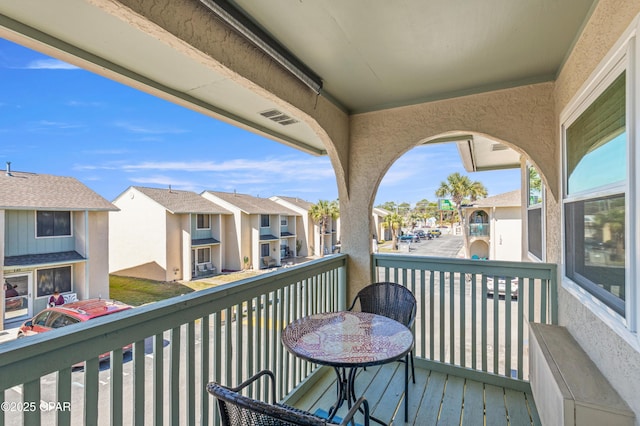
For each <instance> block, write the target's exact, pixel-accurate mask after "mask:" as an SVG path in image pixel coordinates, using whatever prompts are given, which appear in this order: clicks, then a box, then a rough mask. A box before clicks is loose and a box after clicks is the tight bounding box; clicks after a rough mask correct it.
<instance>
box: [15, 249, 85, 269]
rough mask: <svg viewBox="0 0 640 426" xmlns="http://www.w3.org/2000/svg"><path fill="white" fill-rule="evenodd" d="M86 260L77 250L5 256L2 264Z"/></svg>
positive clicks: (44, 263) (23, 264) (20, 264)
mask: <svg viewBox="0 0 640 426" xmlns="http://www.w3.org/2000/svg"><path fill="white" fill-rule="evenodd" d="M83 260H86V259H85V258H84V257H82V255H81V254H80V253H78V252H77V251H65V252H57V253H45V254H23V255H19V256H7V257H5V258H4V266H35V265H54V264H58V263H71V262H81V261H83Z"/></svg>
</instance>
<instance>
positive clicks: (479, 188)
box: [436, 172, 487, 258]
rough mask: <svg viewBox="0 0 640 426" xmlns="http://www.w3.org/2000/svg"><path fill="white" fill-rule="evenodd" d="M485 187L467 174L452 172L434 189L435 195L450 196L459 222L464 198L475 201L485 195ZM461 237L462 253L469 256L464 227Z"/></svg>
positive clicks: (467, 238)
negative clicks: (462, 242)
mask: <svg viewBox="0 0 640 426" xmlns="http://www.w3.org/2000/svg"><path fill="white" fill-rule="evenodd" d="M486 195H487V189H486V188H485V186H484V185H483V184H481V183H480V182H477V181H474V182H472V181H471V179H469V177H468V176H462V175H461V174H460V173H457V172H456V173H452V174H450V175H449V176H448V177H447V180H446V182H441V183H440V187H439V188H438V189H437V190H436V197H440V198H444V197H450V198H451V201H453V203H454V204H455V205H456V210H457V212H458V216H459V217H460V224H461V225H462V224H463V223H462V222H463V221H464V219H463V216H462V203H463V200H464V199H465V198H469V199H471V201H475V200H477V199H478V198H481V197H485V196H486ZM462 237H463V239H464V254H465V257H466V258H468V257H469V236H468V234H467V230H466V229H465V227H463V229H462Z"/></svg>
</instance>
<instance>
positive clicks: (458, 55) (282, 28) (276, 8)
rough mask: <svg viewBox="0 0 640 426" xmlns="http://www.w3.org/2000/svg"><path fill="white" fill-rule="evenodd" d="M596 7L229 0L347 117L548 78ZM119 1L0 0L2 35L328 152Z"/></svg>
mask: <svg viewBox="0 0 640 426" xmlns="http://www.w3.org/2000/svg"><path fill="white" fill-rule="evenodd" d="M185 1H187V2H194V3H198V2H197V0H185ZM595 1H597V0H595ZM593 3H594V0H562V1H560V0H521V1H514V0H451V1H438V0H398V1H383V0H374V1H371V0H349V1H335V0H314V1H310V0H297V1H294V0H269V1H255V0H236V1H235V2H231V4H232V5H234V6H235V7H237V8H238V9H239V10H241V13H243V14H244V15H245V16H246V17H248V18H249V19H250V20H251V21H253V22H254V23H255V24H257V26H259V27H260V28H262V29H263V30H264V31H265V32H266V33H268V34H269V35H271V36H272V37H273V39H275V40H276V41H277V42H278V43H279V44H281V45H282V46H284V48H285V49H286V50H288V51H289V52H290V53H291V54H292V56H294V57H295V58H297V59H298V60H300V61H301V62H302V63H304V65H306V66H307V67H308V68H310V69H311V70H312V71H313V72H314V73H315V74H317V75H318V76H319V77H320V78H321V79H322V84H323V89H322V91H321V96H324V97H326V98H328V99H331V100H332V102H334V103H335V104H336V105H338V106H340V108H342V109H343V110H344V111H346V112H348V113H351V114H353V113H359V112H366V111H375V110H380V109H386V108H389V107H394V106H401V105H409V104H414V103H418V102H424V101H429V100H435V99H444V98H449V97H456V96H461V95H464V94H471V93H479V92H483V91H488V90H494V89H499V88H507V87H513V86H518V85H522V84H527V83H535V82H541V81H550V80H553V79H554V78H555V76H556V74H557V72H558V70H559V68H560V66H561V64H562V63H563V61H564V60H565V57H566V55H567V52H569V50H570V48H571V46H572V43H573V42H574V40H575V39H576V38H577V36H578V35H579V32H580V29H581V27H582V25H583V24H584V22H585V21H586V19H587V18H588V16H589V13H590V11H591V8H592V6H593ZM105 4H107V6H109V5H110V6H109V7H105ZM118 7H120V6H119V3H118V2H117V1H115V0H56V1H51V0H29V1H25V0H2V1H1V2H0V36H1V37H4V38H7V39H10V40H13V41H16V42H18V43H20V44H23V45H25V46H28V47H31V48H34V49H37V50H40V51H42V52H44V53H46V54H48V55H51V56H54V57H58V58H60V59H63V60H66V61H68V62H72V63H76V64H78V65H80V66H83V67H86V68H89V69H91V70H92V71H95V72H98V73H101V74H103V75H107V76H110V77H111V78H114V76H117V79H118V80H119V81H121V82H124V83H126V84H129V85H132V86H135V87H138V88H142V89H143V90H146V91H149V92H151V93H154V94H156V95H159V96H164V97H167V98H168V99H171V100H173V101H174V102H176V101H177V102H179V103H182V104H184V105H186V106H189V107H191V108H194V109H196V110H198V111H202V112H204V113H207V114H209V115H212V116H214V117H216V118H220V119H223V120H226V121H228V122H231V123H234V124H236V125H239V126H241V127H244V128H247V129H250V130H252V131H256V132H258V133H260V134H263V135H265V136H268V137H271V138H272V139H275V140H277V141H279V142H283V143H286V144H289V145H292V146H295V147H298V148H300V149H302V150H305V151H307V152H310V153H314V154H323V153H324V152H325V151H324V147H323V145H322V143H321V141H320V140H319V137H318V136H317V134H316V132H314V131H313V130H312V129H311V128H310V127H309V126H307V125H306V124H304V123H296V124H295V125H289V126H283V125H282V124H281V123H278V122H276V121H272V120H269V119H268V118H266V117H264V116H261V115H260V113H261V112H264V111H267V110H270V109H273V108H276V107H279V108H280V109H282V106H281V105H276V104H275V103H274V102H273V99H269V98H268V97H266V96H263V95H259V94H258V93H257V92H256V91H252V90H249V89H247V87H246V86H241V85H239V84H237V82H236V81H234V80H233V79H231V78H229V76H228V75H227V74H225V72H224V70H222V69H221V70H220V71H219V72H217V71H216V70H212V69H211V67H210V66H206V65H205V61H203V60H202V58H198V57H195V56H194V55H189V54H186V53H185V51H184V50H181V49H179V48H177V47H176V46H178V43H168V42H167V41H166V40H162V41H161V40H160V39H159V37H156V36H154V34H153V32H152V31H149V30H148V29H149V28H151V27H152V25H149V26H148V27H147V26H145V25H131V23H130V22H127V20H126V19H122V18H121V17H119V18H118V17H115V16H113V9H117V8H118ZM165 9H166V13H170V12H171V11H170V10H169V9H168V8H166V7H165ZM201 10H202V12H203V13H209V11H208V10H207V9H206V8H204V7H202V8H201ZM283 112H284V113H285V114H287V113H290V112H289V111H286V110H285V111H283ZM293 118H295V117H293Z"/></svg>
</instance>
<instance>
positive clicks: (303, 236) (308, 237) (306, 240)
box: [270, 195, 320, 256]
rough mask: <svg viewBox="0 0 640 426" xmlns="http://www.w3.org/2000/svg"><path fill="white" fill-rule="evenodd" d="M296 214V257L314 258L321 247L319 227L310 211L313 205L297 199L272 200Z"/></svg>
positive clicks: (274, 198)
mask: <svg viewBox="0 0 640 426" xmlns="http://www.w3.org/2000/svg"><path fill="white" fill-rule="evenodd" d="M270 199H271V200H273V201H275V202H276V203H278V204H281V205H283V206H285V207H287V208H289V209H291V210H293V211H295V212H296V213H298V214H299V216H296V227H295V229H296V231H297V233H296V255H297V256H313V255H314V250H315V248H316V247H319V245H318V244H319V234H320V229H319V227H318V226H317V225H316V224H315V223H314V222H313V219H312V218H311V216H310V215H309V210H310V209H311V206H313V203H311V202H309V201H305V200H303V199H302V198H297V197H285V196H281V195H279V196H274V197H271V198H270Z"/></svg>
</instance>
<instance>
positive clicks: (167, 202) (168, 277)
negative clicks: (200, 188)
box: [109, 186, 231, 281]
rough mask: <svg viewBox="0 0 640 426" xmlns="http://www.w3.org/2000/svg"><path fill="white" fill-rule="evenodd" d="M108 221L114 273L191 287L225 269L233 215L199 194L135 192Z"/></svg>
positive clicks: (132, 190) (158, 190)
mask: <svg viewBox="0 0 640 426" xmlns="http://www.w3.org/2000/svg"><path fill="white" fill-rule="evenodd" d="M113 203H114V204H115V205H116V206H118V208H119V209H120V210H119V211H117V212H112V213H111V214H110V216H109V221H110V228H109V239H110V241H111V245H110V247H109V251H110V262H109V272H111V273H113V274H116V275H124V276H131V277H139V278H147V279H152V280H157V281H175V280H184V281H189V280H191V279H192V278H197V277H202V276H205V275H213V274H215V273H217V272H219V271H221V270H222V269H223V268H225V253H224V248H223V247H224V244H225V241H224V238H223V236H224V234H225V226H226V222H227V221H226V220H225V218H226V217H228V216H230V215H231V212H230V211H229V210H227V209H225V208H224V207H221V206H220V205H218V204H216V203H214V202H211V201H209V200H207V199H205V198H203V197H201V196H200V195H198V194H196V193H195V192H191V191H179V190H175V189H171V188H162V189H161V188H145V187H139V186H131V187H129V188H128V189H127V190H126V191H124V192H123V193H122V194H120V195H119V196H118V197H117V198H116V199H115V200H114V201H113Z"/></svg>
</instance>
